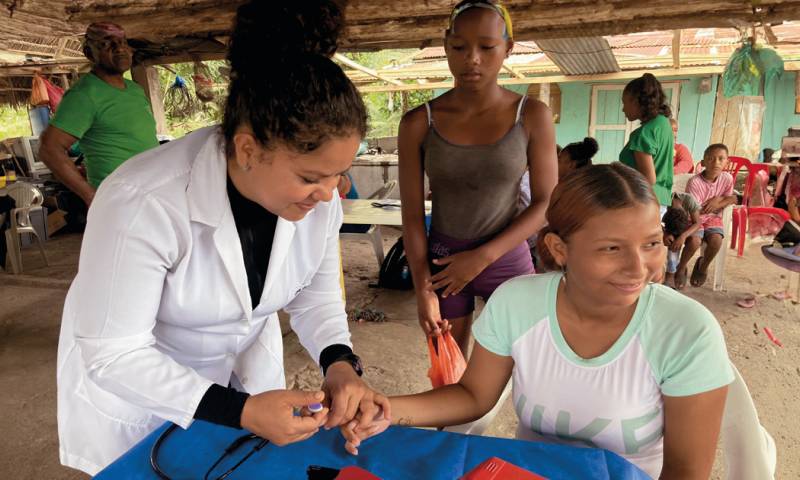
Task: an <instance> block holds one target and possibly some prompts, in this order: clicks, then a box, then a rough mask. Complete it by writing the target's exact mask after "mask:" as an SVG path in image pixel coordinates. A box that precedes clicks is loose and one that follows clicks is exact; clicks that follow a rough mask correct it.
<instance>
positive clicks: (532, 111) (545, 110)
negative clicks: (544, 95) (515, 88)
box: [523, 97, 553, 122]
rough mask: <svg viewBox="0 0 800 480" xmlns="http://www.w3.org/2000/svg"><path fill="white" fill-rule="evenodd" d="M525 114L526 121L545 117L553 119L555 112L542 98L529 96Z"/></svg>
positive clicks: (539, 119) (549, 119) (534, 120)
mask: <svg viewBox="0 0 800 480" xmlns="http://www.w3.org/2000/svg"><path fill="white" fill-rule="evenodd" d="M523 115H524V116H525V120H526V121H528V120H529V121H532V122H536V121H541V120H543V119H547V120H548V121H552V117H553V112H551V111H550V107H548V106H547V105H546V104H545V103H544V102H542V101H541V100H536V99H534V98H530V97H528V100H527V101H526V102H525V111H524V112H523Z"/></svg>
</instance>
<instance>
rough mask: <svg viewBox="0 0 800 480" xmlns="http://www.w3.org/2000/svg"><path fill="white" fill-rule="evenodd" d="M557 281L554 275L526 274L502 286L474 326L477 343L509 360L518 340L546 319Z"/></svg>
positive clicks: (473, 331)
mask: <svg viewBox="0 0 800 480" xmlns="http://www.w3.org/2000/svg"><path fill="white" fill-rule="evenodd" d="M557 280H558V278H557V276H555V275H553V274H546V275H525V276H521V277H516V278H513V279H511V280H509V281H507V282H505V283H503V284H502V285H500V287H498V288H497V290H495V291H494V293H493V294H492V296H491V297H489V301H488V302H487V303H486V306H485V307H483V311H482V312H481V315H480V316H479V317H478V320H476V321H475V324H474V325H473V326H472V334H473V335H474V336H475V341H476V342H478V343H479V344H481V346H482V347H483V348H485V349H486V350H489V351H490V352H492V353H495V354H497V355H502V356H504V357H510V356H511V354H512V348H513V346H514V343H516V341H517V339H519V338H520V337H521V336H523V335H524V334H525V333H526V332H527V331H528V330H530V329H531V328H533V326H534V325H536V324H537V323H538V322H540V321H542V320H544V319H546V318H547V311H548V305H549V303H548V298H549V297H550V293H549V292H550V290H551V289H552V288H553V284H555V285H556V286H557V285H558V282H557Z"/></svg>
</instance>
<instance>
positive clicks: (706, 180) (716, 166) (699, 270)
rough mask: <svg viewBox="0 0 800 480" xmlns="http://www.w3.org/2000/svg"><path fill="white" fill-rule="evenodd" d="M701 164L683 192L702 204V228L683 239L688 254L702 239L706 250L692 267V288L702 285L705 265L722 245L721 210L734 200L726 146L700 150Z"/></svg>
mask: <svg viewBox="0 0 800 480" xmlns="http://www.w3.org/2000/svg"><path fill="white" fill-rule="evenodd" d="M702 165H703V167H704V170H703V172H702V173H698V174H697V175H695V176H694V177H692V178H691V179H689V183H687V184H686V192H688V193H690V194H692V196H694V198H695V199H697V201H698V203H700V205H701V206H702V208H701V210H700V223H701V224H702V227H701V229H700V230H698V232H697V233H696V234H695V235H694V236H692V237H691V238H690V239H688V240H687V241H686V247H685V248H686V249H688V250H689V251H687V252H686V255H687V257H686V258H691V255H692V254H693V253H694V252H695V251H697V249H698V248H700V245H701V243H702V242H705V243H706V250H705V253H704V254H703V256H702V257H700V258H698V259H697V262H696V263H695V264H694V268H693V269H692V276H691V279H690V282H691V284H692V286H694V287H700V286H702V285H703V284H704V283H705V281H706V278H707V277H708V266H709V265H711V262H712V261H713V260H714V257H715V256H716V255H717V253H718V252H719V250H720V248H721V247H722V239H723V237H724V236H725V232H724V231H723V228H722V210H723V209H725V207H727V206H728V205H733V204H735V203H736V195H734V194H733V176H731V174H730V173H728V172H725V171H724V170H725V167H726V166H727V165H728V147H726V146H725V145H723V144H721V143H715V144H713V145H710V146H709V147H708V148H706V151H705V152H704V153H703V162H702Z"/></svg>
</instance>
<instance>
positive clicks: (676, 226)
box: [661, 207, 692, 237]
mask: <svg viewBox="0 0 800 480" xmlns="http://www.w3.org/2000/svg"><path fill="white" fill-rule="evenodd" d="M661 222H663V223H664V231H665V232H667V233H669V234H671V235H673V236H676V237H677V236H678V235H680V234H681V233H683V232H685V231H686V229H687V228H689V227H691V226H692V219H691V218H690V217H689V214H688V213H686V211H685V210H682V209H680V208H672V207H668V208H667V211H666V213H664V216H663V217H662V218H661Z"/></svg>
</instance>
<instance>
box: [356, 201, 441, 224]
mask: <svg viewBox="0 0 800 480" xmlns="http://www.w3.org/2000/svg"><path fill="white" fill-rule="evenodd" d="M375 202H379V203H380V202H396V203H397V205H398V206H397V207H383V208H381V207H374V206H373V205H372V204H373V203H375ZM399 205H400V202H399V201H397V200H365V199H357V200H352V199H346V198H344V199H342V211H343V212H344V223H350V224H356V225H394V226H401V225H403V218H402V216H401V214H400V206H399ZM430 213H431V202H429V201H428V202H425V215H430Z"/></svg>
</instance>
